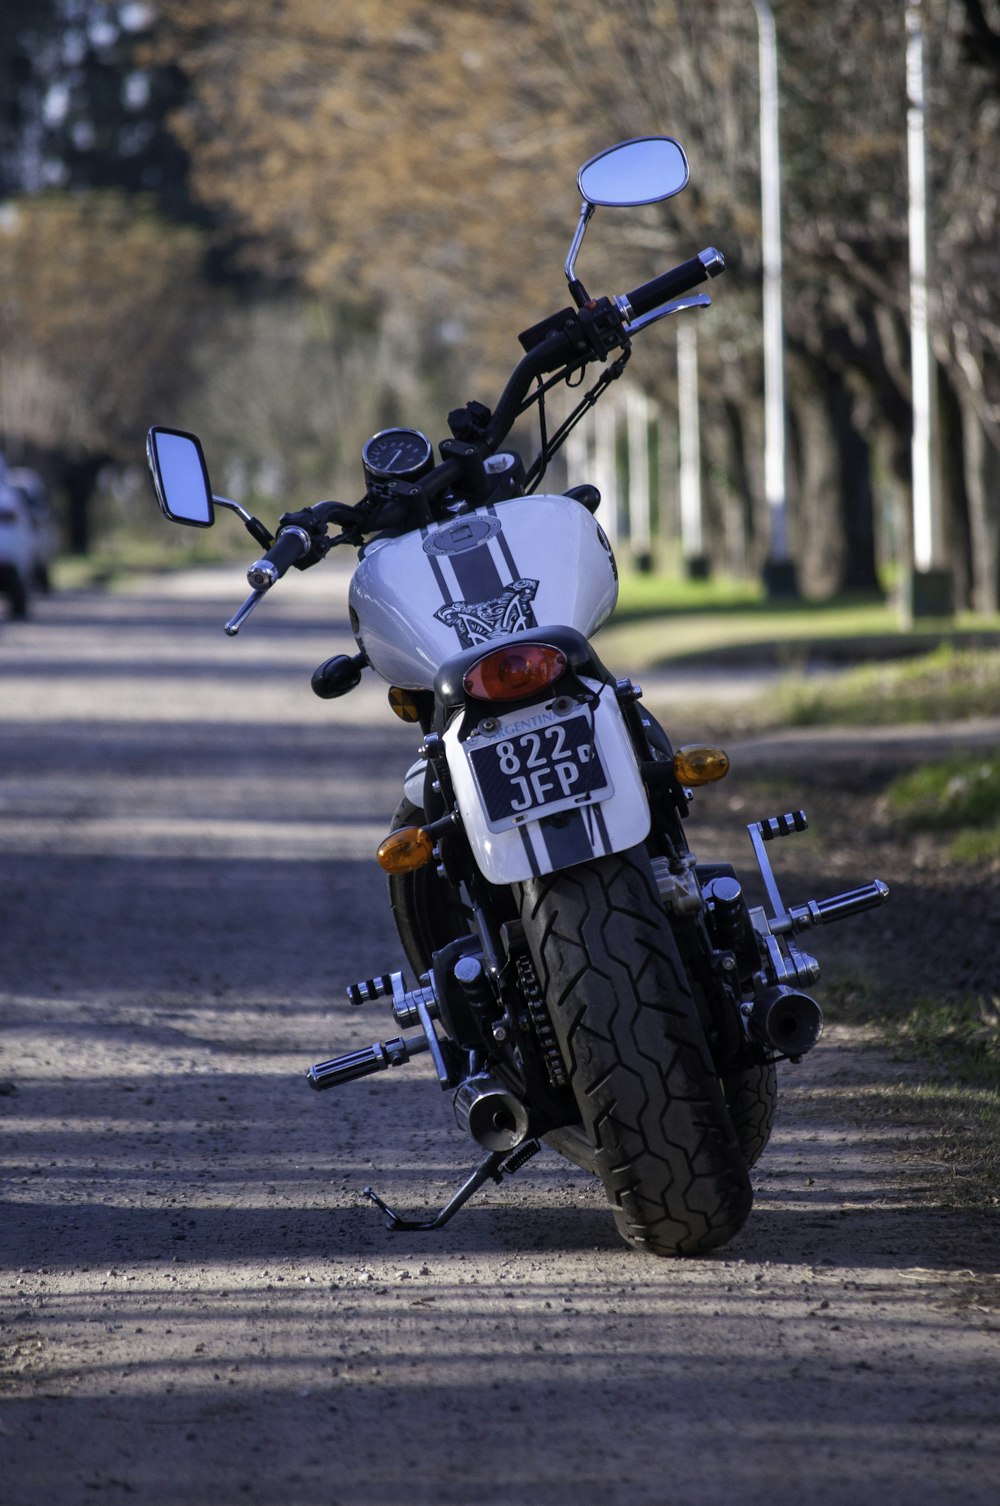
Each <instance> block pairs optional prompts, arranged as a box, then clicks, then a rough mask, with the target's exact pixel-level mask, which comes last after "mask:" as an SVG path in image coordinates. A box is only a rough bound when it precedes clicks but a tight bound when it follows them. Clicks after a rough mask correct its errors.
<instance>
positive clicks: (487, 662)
mask: <svg viewBox="0 0 1000 1506" xmlns="http://www.w3.org/2000/svg"><path fill="white" fill-rule="evenodd" d="M565 672H566V655H565V654H564V653H563V651H562V649H558V648H553V647H552V646H551V644H548V643H523V644H520V643H519V644H507V646H506V647H505V648H498V649H494V651H493V653H492V654H487V655H486V656H485V658H483V659H480V660H479V661H478V662H477V663H476V664H474V665H473V666H472V668H471V669H470V670H469V672H468V674H467V675H466V676H465V679H464V680H463V682H462V683H463V685H464V686H465V689H466V691H467V693H468V694H469V695H471V696H475V697H476V699H477V700H479V701H519V700H521V699H522V698H523V697H525V696H530V695H535V694H536V693H537V692H538V691H540V690H545V689H547V687H548V686H549V685H552V684H554V683H555V681H556V680H558V679H559V677H560V675H562V674H565Z"/></svg>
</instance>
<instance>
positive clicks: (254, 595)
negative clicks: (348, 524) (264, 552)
mask: <svg viewBox="0 0 1000 1506" xmlns="http://www.w3.org/2000/svg"><path fill="white" fill-rule="evenodd" d="M350 543H353V539H352V538H351V537H350V536H349V535H348V534H346V533H337V534H334V536H333V538H332V539H323V540H322V541H321V542H320V544H319V546H318V550H319V558H318V559H317V560H316V561H315V563H316V564H318V563H319V560H321V559H323V558H324V557H325V556H326V555H327V554H328V553H329V551H330V550H331V549H333V548H334V547H335V546H336V545H337V544H350ZM270 590H271V586H261V587H259V588H257V587H255V589H254V590H253V591H251V592H250V595H249V596H248V597H247V599H246V601H245V602H244V603H243V605H242V606H241V607H240V609H239V611H238V612H236V613H235V614H234V615H233V616H232V617H230V619H229V621H228V622H227V623H225V624H224V631H225V633H226V636H227V638H235V637H236V635H237V633H238V632H239V630H240V628H241V627H242V626H243V624H244V623H245V622H246V620H247V618H248V617H249V616H250V613H251V612H252V611H253V609H254V607H255V606H256V605H257V603H258V602H259V601H260V599H261V597H262V596H266V595H267V593H268V591H270Z"/></svg>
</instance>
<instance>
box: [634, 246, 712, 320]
mask: <svg viewBox="0 0 1000 1506" xmlns="http://www.w3.org/2000/svg"><path fill="white" fill-rule="evenodd" d="M725 266H726V260H725V257H724V256H723V255H722V252H721V251H716V249H715V247H714V246H707V247H706V249H705V250H704V251H699V252H698V255H697V256H692V257H691V259H690V260H689V261H684V262H681V264H680V266H679V267H673V268H672V269H671V270H670V271H669V272H663V273H662V274H661V275H660V276H659V277H654V278H653V279H652V280H651V281H650V282H644V283H641V284H640V286H639V287H637V288H633V289H632V291H631V293H625V294H624V295H623V297H622V298H620V299H619V300H618V304H619V307H621V306H622V305H625V307H624V308H622V313H623V314H624V315H625V318H626V320H628V321H631V320H632V319H638V318H639V317H640V316H641V315H642V314H648V313H649V312H650V311H651V310H652V309H655V308H659V307H660V305H661V304H662V303H668V302H669V301H670V299H671V298H679V297H680V295H681V294H682V293H687V292H690V290H691V289H692V288H696V287H698V285H699V283H702V282H707V281H708V279H709V278H710V277H718V275H719V273H720V272H722V271H724V270H725Z"/></svg>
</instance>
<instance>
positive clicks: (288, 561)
mask: <svg viewBox="0 0 1000 1506" xmlns="http://www.w3.org/2000/svg"><path fill="white" fill-rule="evenodd" d="M725 265H726V263H725V259H724V257H723V256H722V253H721V252H719V251H717V250H716V249H715V248H714V247H712V246H709V247H707V248H706V249H705V250H704V251H700V252H699V253H698V255H697V256H693V257H691V258H690V259H689V260H688V261H686V262H682V263H681V265H680V266H678V267H674V268H672V269H671V270H670V271H669V272H664V273H662V274H661V275H660V276H659V277H654V278H652V279H651V281H649V282H644V283H641V284H640V285H639V287H637V288H633V289H632V291H631V292H630V293H626V294H624V295H622V296H619V297H616V298H601V299H598V300H590V301H588V302H587V303H586V305H585V306H584V307H582V308H566V309H564V310H562V311H561V312H560V313H558V314H555V315H552V316H551V317H550V318H549V319H546V320H543V321H542V323H541V324H539V325H535V326H534V327H533V328H532V329H531V330H530V331H526V332H525V335H523V336H522V344H527V341H528V337H529V336H530V337H531V343H530V345H529V346H528V348H527V349H526V351H525V354H524V355H523V356H522V357H521V359H520V361H518V363H517V365H516V366H515V367H514V370H513V371H512V372H511V374H510V377H509V378H508V380H507V385H506V386H505V387H504V390H503V392H502V393H501V395H500V398H499V400H498V402H497V405H496V408H495V410H494V412H493V413H492V415H489V414H488V410H483V411H484V412H485V413H486V414H487V415H488V416H487V420H486V422H485V423H482V424H481V425H477V426H476V429H475V432H474V434H470V435H469V436H468V438H467V440H466V442H465V443H464V444H463V446H462V448H463V450H464V454H463V455H461V456H456V455H446V456H445V458H443V459H442V460H441V462H440V464H439V465H436V466H434V468H433V469H432V470H430V471H429V472H428V473H427V474H426V475H425V476H422V477H421V478H420V479H419V480H418V481H413V482H402V483H398V484H396V485H394V486H392V487H391V488H386V490H387V491H390V495H389V496H387V497H385V496H384V497H382V498H380V499H379V500H380V502H381V504H382V506H381V508H380V509H378V510H376V509H374V508H372V509H370V510H369V513H368V514H367V517H366V515H365V514H364V513H363V512H362V507H363V503H361V504H359V505H358V508H357V509H354V508H349V507H345V506H342V505H341V504H336V503H325V504H322V506H323V507H325V508H326V509H327V511H328V513H329V517H328V518H327V517H324V519H323V520H322V521H324V522H326V521H329V522H334V521H336V522H338V523H341V524H345V525H347V524H349V525H351V526H353V529H354V531H355V533H360V532H370V531H372V526H373V524H374V525H375V526H377V527H390V528H394V527H398V526H399V525H398V522H397V520H396V518H395V517H393V516H392V513H393V511H399V510H400V509H402V510H403V511H404V512H405V511H407V510H408V509H409V508H410V507H414V508H415V509H416V513H415V515H416V516H419V515H420V513H423V514H424V515H431V516H433V515H434V506H435V504H436V503H437V502H438V501H439V499H440V498H442V497H443V496H444V495H445V494H446V493H447V492H448V490H449V489H450V488H452V487H456V486H459V485H467V484H468V483H469V481H470V478H471V479H472V480H473V481H474V480H475V467H476V465H477V464H478V465H479V467H480V470H481V462H482V461H484V460H486V459H487V458H488V457H489V456H490V455H493V454H495V453H496V451H497V450H498V449H499V448H500V446H501V445H502V444H503V442H504V441H505V439H506V438H507V436H508V434H509V433H510V431H511V429H512V428H513V427H514V423H515V421H516V420H517V418H518V417H519V416H520V415H521V414H522V413H523V412H524V410H525V408H526V406H527V399H528V394H529V392H530V390H531V387H532V384H533V383H534V382H536V381H538V380H539V379H540V378H542V377H543V376H552V375H553V374H554V373H559V372H562V373H563V374H564V375H566V376H567V377H569V376H570V375H571V374H572V373H573V372H575V371H578V370H582V368H584V367H585V366H587V365H588V364H589V363H590V362H591V361H595V360H596V361H606V360H607V358H608V356H610V355H611V354H612V353H613V352H614V351H625V352H626V353H627V351H628V347H629V341H630V336H631V335H632V334H634V333H636V332H637V328H638V326H636V327H632V326H635V322H636V321H638V320H640V319H642V316H643V315H645V314H648V313H651V312H652V311H654V310H657V309H661V308H662V306H663V305H664V304H666V303H669V302H670V301H671V300H672V299H675V298H678V297H680V296H681V295H682V294H683V293H686V292H688V291H689V290H690V289H691V288H695V287H697V286H698V285H699V284H700V283H703V282H706V281H707V280H708V279H709V278H710V277H716V276H718V274H719V273H720V272H721V271H723V269H724V268H725ZM664 312H669V310H664ZM555 379H556V378H555V377H554V376H553V380H555ZM453 432H457V431H455V430H453ZM453 448H457V446H453ZM444 449H445V446H442V451H444ZM477 455H478V461H477ZM471 494H474V493H471ZM320 505H321V504H317V509H315V510H316V511H318V509H319V507H320ZM379 511H380V512H381V516H379ZM387 513H388V516H387ZM340 514H343V516H340ZM376 520H377V521H376ZM348 540H352V535H351V534H350V533H348V534H346V536H343V535H342V536H341V538H339V539H335V540H332V541H328V542H327V546H326V547H329V543H330V542H333V543H339V542H346V541H348ZM352 541H353V540H352ZM314 545H315V539H314V538H313V537H311V536H310V533H309V531H308V530H307V529H306V528H303V527H299V526H298V524H297V523H292V522H289V523H288V524H286V526H285V527H283V528H282V529H281V530H280V532H279V534H278V537H277V540H276V542H275V543H274V544H273V545H272V546H271V548H270V549H268V551H267V552H266V554H264V555H262V556H261V558H260V559H259V560H257V561H256V562H255V563H254V564H253V565H251V566H250V569H249V570H248V571H247V580H248V581H249V583H250V585H251V587H252V588H253V595H252V596H251V597H250V598H248V600H247V601H246V602H244V604H243V607H242V608H241V609H240V611H239V612H238V613H237V615H236V616H235V617H234V618H233V619H232V620H231V622H228V623H227V624H226V632H227V633H229V634H230V635H232V634H235V633H237V632H238V631H239V627H240V624H241V623H242V622H243V621H244V619H245V617H246V616H247V615H248V614H249V612H250V611H252V609H253V607H254V606H255V605H256V603H257V601H259V599H260V597H261V596H263V595H264V593H265V592H266V591H268V590H270V588H271V587H272V586H273V585H275V584H276V582H277V581H279V580H280V579H281V577H282V576H283V575H284V574H285V572H286V571H287V570H288V569H289V568H290V567H291V566H292V565H294V564H296V563H297V562H298V561H299V560H301V559H304V558H305V556H306V555H308V554H309V553H310V552H311V551H312V550H313V548H314ZM321 552H325V551H321Z"/></svg>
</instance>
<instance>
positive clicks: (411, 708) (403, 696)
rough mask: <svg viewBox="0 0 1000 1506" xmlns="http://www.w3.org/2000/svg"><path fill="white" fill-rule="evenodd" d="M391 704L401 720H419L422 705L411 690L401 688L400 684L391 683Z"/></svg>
mask: <svg viewBox="0 0 1000 1506" xmlns="http://www.w3.org/2000/svg"><path fill="white" fill-rule="evenodd" d="M389 705H390V706H391V707H392V710H393V711H394V712H395V713H396V715H397V716H398V717H399V720H400V721H401V722H419V720H420V707H419V706H418V705H417V703H416V701H415V700H414V699H413V695H412V693H411V692H410V691H409V690H401V689H400V687H399V686H398V685H390V686H389Z"/></svg>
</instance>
